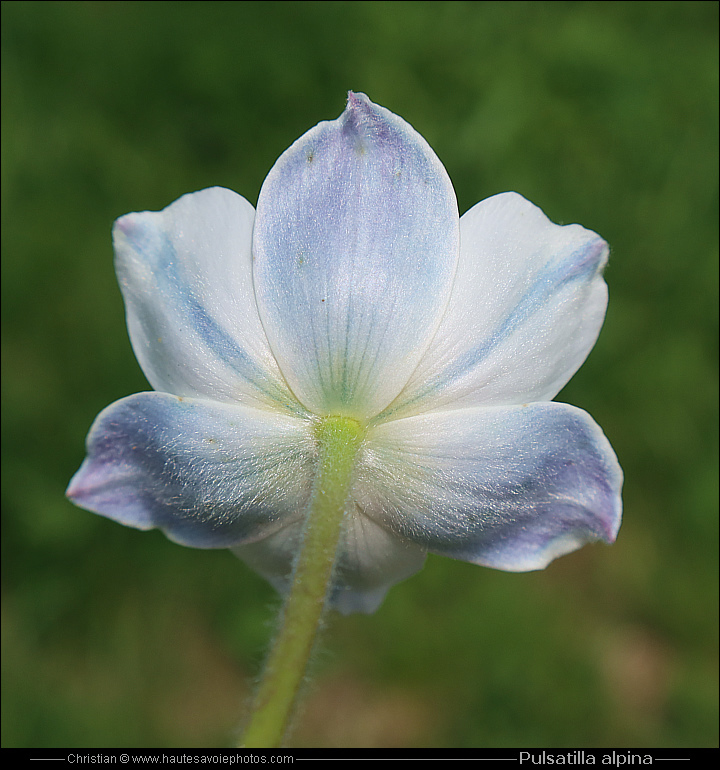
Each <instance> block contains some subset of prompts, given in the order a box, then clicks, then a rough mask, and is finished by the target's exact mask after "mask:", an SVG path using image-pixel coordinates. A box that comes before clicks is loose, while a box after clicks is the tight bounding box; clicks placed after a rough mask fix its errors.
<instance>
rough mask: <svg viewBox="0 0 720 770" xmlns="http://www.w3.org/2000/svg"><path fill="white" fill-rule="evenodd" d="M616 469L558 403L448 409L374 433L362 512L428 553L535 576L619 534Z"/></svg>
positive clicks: (602, 442) (574, 413) (579, 417)
mask: <svg viewBox="0 0 720 770" xmlns="http://www.w3.org/2000/svg"><path fill="white" fill-rule="evenodd" d="M621 486H622V471H621V470H620V466H619V465H618V462H617V459H616V457H615V454H614V453H613V451H612V448H611V447H610V444H609V443H608V441H607V439H606V438H605V436H604V435H603V433H602V431H601V430H600V428H599V427H598V426H597V424H596V423H595V422H593V420H592V419H591V418H590V416H589V415H588V414H586V413H585V412H583V411H582V410H580V409H576V408H575V407H572V406H568V405H567V404H556V403H541V404H530V405H528V406H518V407H491V408H489V409H482V408H474V409H457V410H452V411H448V412H438V413H433V414H427V415H421V416H417V417H409V418H406V419H402V420H395V421H391V422H388V423H385V424H383V425H380V426H379V427H378V428H376V429H374V430H373V431H372V432H371V434H370V435H369V438H368V449H367V451H366V452H365V455H364V457H363V460H362V464H361V466H360V469H359V477H358V483H357V490H358V491H357V497H356V500H357V504H358V507H359V508H360V510H362V511H363V512H364V513H365V514H366V515H367V516H369V517H371V518H372V519H374V520H375V521H376V522H377V523H378V524H380V525H381V526H383V527H385V528H387V529H389V530H390V531H392V532H395V533H396V534H397V535H399V536H400V537H402V538H404V539H411V540H413V541H414V542H416V543H418V544H419V545H421V546H423V547H425V548H427V549H428V550H429V551H430V552H432V553H439V554H442V555H445V556H451V557H453V558H456V559H463V560H465V561H470V562H473V563H475V564H484V565H486V566H489V567H496V568H498V569H503V570H509V571H525V570H533V569H542V568H543V567H545V566H547V564H548V563H549V562H550V561H552V560H553V559H555V558H556V557H558V556H561V555H562V554H565V553H568V552H570V551H573V550H575V549H576V548H579V547H580V546H581V545H583V544H584V543H587V542H590V541H593V540H605V541H606V542H612V541H613V540H614V539H615V536H616V534H617V531H618V528H619V526H620V516H621V500H620V489H621Z"/></svg>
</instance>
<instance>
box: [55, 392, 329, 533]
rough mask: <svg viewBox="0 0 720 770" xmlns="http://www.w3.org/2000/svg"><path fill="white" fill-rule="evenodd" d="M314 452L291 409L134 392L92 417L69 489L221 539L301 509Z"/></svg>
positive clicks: (260, 528)
mask: <svg viewBox="0 0 720 770" xmlns="http://www.w3.org/2000/svg"><path fill="white" fill-rule="evenodd" d="M314 452H315V449H314V443H313V436H312V431H311V429H310V428H309V426H308V424H307V423H306V422H304V421H303V420H300V419H297V418H295V417H288V416H285V415H283V414H280V413H277V414H274V413H272V412H270V411H266V410H260V409H251V408H247V407H239V406H230V405H226V404H220V403H214V402H209V401H200V400H196V399H189V398H178V397H177V396H171V395H168V394H166V393H138V394H136V395H134V396H129V397H128V398H124V399H122V400H120V401H117V402H115V403H114V404H112V405H111V406H109V407H108V408H107V409H105V410H104V411H103V412H101V413H100V415H99V416H98V417H97V419H96V420H95V422H94V423H93V426H92V428H91V430H90V433H89V434H88V438H87V458H86V460H85V461H84V463H83V464H82V466H81V467H80V470H79V471H78V472H77V473H76V474H75V476H74V477H73V479H72V481H71V482H70V486H69V487H68V491H67V495H68V497H69V498H70V499H71V500H72V501H73V502H74V503H75V504H76V505H79V506H80V507H81V508H85V509H87V510H89V511H93V512H95V513H99V514H101V515H102V516H107V517H108V518H111V519H114V520H115V521H118V522H120V523H121V524H126V525H128V526H131V527H137V528H138V529H152V528H158V529H161V530H163V531H164V532H165V534H166V535H167V536H168V537H169V538H170V539H171V540H174V541H176V542H178V543H182V544H183V545H189V546H194V547H196V548H225V547H230V546H233V545H237V544H239V543H244V542H251V541H253V540H256V539H258V538H261V537H266V536H267V535H269V534H271V533H273V532H275V531H277V530H278V529H280V528H281V527H282V526H285V525H286V524H288V523H291V522H293V521H295V520H296V519H298V518H300V517H302V515H303V513H304V511H305V508H306V506H307V503H308V500H309V495H310V490H311V486H312V478H313V470H314Z"/></svg>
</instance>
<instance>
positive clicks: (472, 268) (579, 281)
mask: <svg viewBox="0 0 720 770" xmlns="http://www.w3.org/2000/svg"><path fill="white" fill-rule="evenodd" d="M607 256H608V247H607V244H606V243H605V241H603V240H602V239H601V238H600V237H599V236H598V235H596V234H595V233H593V232H591V231H590V230H586V229H585V228H583V227H581V226H580V225H566V226H564V227H561V226H559V225H555V224H553V223H552V222H551V221H550V220H549V219H548V218H547V217H546V216H545V214H543V212H542V211H541V210H540V209H539V208H538V207H537V206H534V205H533V204H532V203H530V202H529V201H527V200H525V198H523V197H522V196H520V195H518V194H517V193H503V194H501V195H495V196H494V197H492V198H489V199H487V200H485V201H482V202H481V203H478V204H477V205H476V206H474V207H473V208H472V209H470V211H468V212H467V213H466V214H464V215H463V216H462V218H461V219H460V262H459V264H458V273H457V278H456V280H455V285H454V288H453V293H452V296H451V298H450V303H449V305H448V310H447V313H446V315H445V317H444V318H443V320H442V323H441V324H440V327H439V328H438V332H437V334H436V335H435V338H434V339H433V341H432V343H431V345H430V347H429V348H428V351H427V353H426V354H425V356H424V357H423V359H422V360H421V361H420V364H419V366H418V368H417V369H416V370H415V372H413V375H412V377H411V378H410V381H409V382H408V384H407V387H406V388H405V390H404V391H403V392H402V394H401V395H400V396H399V398H398V399H397V400H396V402H395V403H394V404H393V405H391V407H390V409H389V410H387V413H388V414H392V415H393V417H399V416H405V415H409V414H415V413H417V412H418V411H420V410H422V411H427V410H429V409H445V408H456V407H467V406H489V405H505V404H507V405H509V404H522V403H527V402H531V401H550V400H551V399H552V398H554V397H555V396H556V395H557V394H558V392H559V391H560V390H561V388H562V387H563V386H564V385H565V384H566V383H567V382H568V380H569V379H570V378H571V377H572V375H573V374H574V373H575V372H576V371H577V369H578V368H579V367H580V365H581V364H582V362H583V361H584V360H585V358H586V357H587V355H588V353H589V352H590V350H591V349H592V347H593V345H594V344H595V341H596V339H597V336H598V334H599V332H600V327H601V326H602V323H603V320H604V318H605V308H606V306H607V287H606V285H605V281H604V280H603V278H602V271H603V268H604V267H605V264H606V262H607Z"/></svg>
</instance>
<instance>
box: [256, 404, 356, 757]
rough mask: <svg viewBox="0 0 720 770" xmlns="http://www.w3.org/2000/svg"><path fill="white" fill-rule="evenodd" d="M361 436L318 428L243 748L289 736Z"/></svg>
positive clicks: (347, 423) (335, 425)
mask: <svg viewBox="0 0 720 770" xmlns="http://www.w3.org/2000/svg"><path fill="white" fill-rule="evenodd" d="M364 435H365V430H364V428H363V427H362V426H361V425H360V423H359V422H358V421H357V420H353V419H351V418H348V417H325V418H324V419H323V420H322V421H321V422H319V423H318V425H317V428H316V436H317V441H318V446H319V449H320V453H319V464H318V475H317V477H316V479H315V487H314V489H313V495H312V499H311V501H310V508H309V511H308V517H307V520H306V523H305V532H304V536H303V544H302V548H301V550H300V554H299V556H298V560H297V563H296V565H295V572H294V574H293V582H292V587H291V589H290V593H289V595H288V597H287V599H286V601H285V606H284V607H283V612H282V620H281V625H280V630H279V633H278V635H277V637H276V638H275V641H274V642H273V646H272V649H271V650H270V654H269V656H268V659H267V662H266V663H265V670H264V672H263V677H262V679H261V681H260V686H259V688H258V691H257V694H256V696H255V703H254V706H253V713H252V716H251V718H250V723H249V725H248V727H247V730H246V731H245V736H244V739H243V742H242V746H243V747H246V748H273V747H277V746H280V744H281V742H282V740H283V736H284V735H285V732H286V730H287V727H288V722H289V720H290V717H291V715H292V710H293V705H294V703H295V700H296V698H297V695H298V691H299V689H300V685H301V684H302V680H303V677H304V675H305V669H306V667H307V663H308V659H309V657H310V653H311V652H312V649H313V644H314V641H315V636H316V634H317V631H318V627H319V625H320V621H321V618H322V613H323V608H324V606H325V600H326V598H327V595H328V590H329V588H330V586H331V582H332V576H333V566H334V564H335V555H336V552H337V546H338V541H339V539H340V532H341V529H342V523H343V515H344V513H345V508H346V505H347V499H348V495H349V494H350V486H351V483H352V476H353V468H354V466H355V460H356V458H357V455H358V451H359V449H360V444H361V443H362V440H363V437H364Z"/></svg>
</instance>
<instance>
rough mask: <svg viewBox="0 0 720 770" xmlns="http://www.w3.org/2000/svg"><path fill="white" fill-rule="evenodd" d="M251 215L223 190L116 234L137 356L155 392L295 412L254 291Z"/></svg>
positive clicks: (145, 215) (185, 200) (122, 222)
mask: <svg viewBox="0 0 720 770" xmlns="http://www.w3.org/2000/svg"><path fill="white" fill-rule="evenodd" d="M254 215H255V212H254V210H253V207H252V206H251V205H250V204H249V203H248V202H247V201H246V200H245V199H244V198H243V197H241V196H240V195H237V194H236V193H234V192H231V191H230V190H225V189H223V188H221V187H214V188H211V189H209V190H202V191H200V192H197V193H192V194H190V195H184V196H183V197H182V198H180V199H179V200H177V201H175V203H173V204H171V205H170V206H168V207H167V208H166V209H163V210H162V211H146V212H142V213H137V214H127V215H126V216H124V217H121V218H120V219H118V221H117V222H116V223H115V227H114V229H113V240H114V244H115V255H116V259H115V263H116V269H117V273H118V280H119V282H120V286H121V288H122V291H123V296H124V299H125V306H126V310H127V320H128V329H129V331H130V339H131V340H132V344H133V348H134V350H135V354H136V355H137V358H138V361H139V362H140V365H141V366H142V368H143V371H144V372H145V375H146V376H147V378H148V380H149V381H150V384H151V385H152V386H153V387H154V388H155V389H156V390H160V391H165V392H168V393H175V394H176V395H179V396H199V397H204V398H212V399H214V400H218V401H226V402H237V401H242V402H243V403H246V404H248V405H253V404H255V405H267V404H268V403H273V404H277V403H281V404H292V403H294V399H293V398H292V396H291V395H290V394H289V392H288V390H287V387H286V386H285V385H284V382H283V380H282V377H281V375H280V373H279V371H278V368H277V364H276V363H275V360H274V359H273V357H272V354H271V352H270V348H269V347H268V344H267V339H266V338H265V332H264V331H263V328H262V325H261V323H260V318H259V316H258V312H257V305H256V302H255V295H254V293H253V286H252V255H251V248H250V247H251V241H252V226H253V221H254Z"/></svg>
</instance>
